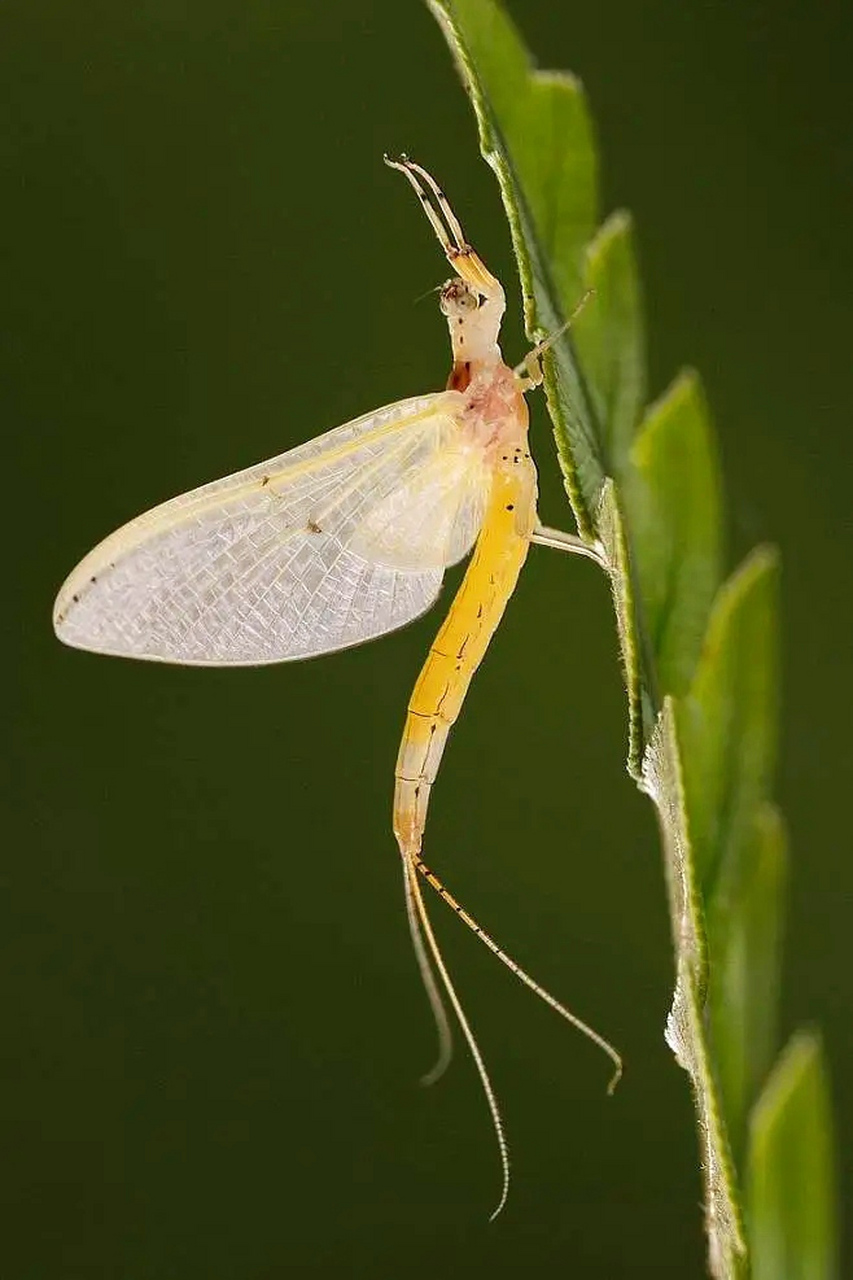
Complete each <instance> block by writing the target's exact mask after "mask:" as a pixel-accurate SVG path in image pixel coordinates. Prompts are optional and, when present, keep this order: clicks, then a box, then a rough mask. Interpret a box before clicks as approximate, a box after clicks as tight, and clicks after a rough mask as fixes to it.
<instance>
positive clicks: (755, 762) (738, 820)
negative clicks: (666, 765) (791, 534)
mask: <svg viewBox="0 0 853 1280" xmlns="http://www.w3.org/2000/svg"><path fill="white" fill-rule="evenodd" d="M778 576H779V571H778V560H777V556H776V553H775V551H774V550H773V549H772V548H769V547H759V548H758V549H757V550H756V551H754V552H753V553H752V554H751V555H750V556H749V557H748V558H747V559H746V561H745V562H744V563H743V564H742V565H741V567H740V568H739V569H738V570H737V572H736V573H734V574H733V575H732V576H731V578H729V580H728V581H727V582H726V583H725V585H724V586H723V587H722V588H721V590H720V592H719V594H718V595H717V598H716V601H715V602H714V608H713V611H712V614H711V620H710V623H709V626H708V631H707V634H706V637H705V643H704V646H703V649H702V654H701V657H700V659H699V665H698V667H697V670H696V676H695V679H694V681H693V684H692V686H691V689H690V692H689V694H688V695H687V697H686V698H683V699H680V701H679V709H678V716H677V721H678V738H679V743H680V745H681V751H682V757H683V759H684V761H685V770H684V779H685V791H686V796H687V807H688V810H689V813H690V835H691V841H692V844H693V852H694V857H695V859H696V870H697V876H698V883H699V886H700V888H701V890H702V892H703V894H704V896H705V898H706V900H707V899H710V898H711V897H712V896H714V895H716V893H717V892H720V893H722V892H723V891H724V890H726V889H727V888H728V885H726V884H725V883H723V884H720V878H721V877H722V876H723V875H724V873H725V874H726V875H728V876H731V877H732V878H733V879H736V878H737V877H736V873H737V865H736V863H737V854H738V851H739V849H740V845H741V844H742V842H743V839H744V833H745V831H747V830H748V828H749V825H750V824H751V822H752V819H753V814H754V812H755V810H756V807H757V806H758V804H759V803H760V802H761V801H762V800H763V799H764V797H765V795H766V794H767V792H768V789H769V781H770V776H771V773H772V768H773V761H774V757H775V743H776V701H777V693H776V686H777V677H778V654H777V639H776V612H777V594H778Z"/></svg>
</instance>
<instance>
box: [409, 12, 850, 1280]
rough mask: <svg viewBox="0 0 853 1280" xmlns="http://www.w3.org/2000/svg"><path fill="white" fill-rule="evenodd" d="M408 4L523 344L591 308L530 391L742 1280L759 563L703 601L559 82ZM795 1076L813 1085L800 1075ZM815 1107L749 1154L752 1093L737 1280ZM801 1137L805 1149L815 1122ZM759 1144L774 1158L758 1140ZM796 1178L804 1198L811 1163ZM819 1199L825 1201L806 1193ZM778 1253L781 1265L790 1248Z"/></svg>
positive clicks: (776, 893) (767, 1236) (621, 273)
mask: <svg viewBox="0 0 853 1280" xmlns="http://www.w3.org/2000/svg"><path fill="white" fill-rule="evenodd" d="M427 3H428V4H429V6H430V8H431V9H432V11H433V13H434V14H435V16H436V17H437V19H438V21H439V23H440V25H441V27H442V29H443V31H444V34H445V36H446V38H447V40H448V43H449V46H450V48H451V51H452V53H453V55H454V57H455V59H456V62H457V65H458V67H459V70H460V73H461V76H462V80H463V83H464V85H465V87H466V89H467V90H468V93H469V95H470V97H471V101H472V104H473V107H474V111H475V114H476V118H477V121H478V125H479V131H480V144H481V150H482V152H483V155H484V157H485V158H486V159H487V161H488V162H489V164H490V165H491V166H492V168H493V169H494V170H495V173H496V175H497V178H498V182H499V186H500V190H501V195H502V198H503V203H504V208H505V211H506V214H507V218H508V221H509V225H510V231H511V235H512V240H513V247H514V251H515V256H516V260H517V263H518V271H519V279H520V284H521V294H522V300H523V305H524V316H525V324H526V327H527V333H528V336H529V337H530V339H531V341H537V340H539V339H540V338H542V337H543V336H544V335H545V334H547V333H554V332H555V331H556V330H557V329H558V328H559V326H560V325H561V324H562V322H563V321H564V320H565V319H566V317H567V316H570V315H571V314H572V312H573V310H574V308H575V307H576V305H577V302H578V300H579V298H580V297H582V296H583V294H584V293H585V291H587V290H588V289H590V288H592V289H594V295H593V296H592V297H591V299H590V300H589V301H588V302H587V304H586V306H585V307H584V308H583V310H582V311H581V312H580V313H579V314H578V315H577V316H576V317H575V320H574V323H573V326H572V328H571V331H570V332H569V333H568V334H565V335H564V336H563V337H562V338H560V339H559V340H558V341H557V342H556V343H555V344H554V346H553V348H552V350H551V351H550V352H549V353H548V354H547V355H546V357H545V360H544V366H545V390H546V396H547V400H548V409H549V413H550V415H551V420H552V423H553V428H554V437H555V441H556V446H557V453H558V457H559V460H560V465H561V467H562V470H563V475H564V479H565V484H566V489H567V492H568V494H569V497H570V500H571V503H572V506H573V509H574V512H575V517H576V520H577V524H578V528H579V531H580V533H581V535H582V536H583V537H585V538H588V539H593V538H597V539H598V540H599V541H600V542H601V544H602V545H603V546H604V548H605V551H606V555H607V559H608V564H609V568H610V577H611V584H612V590H613V601H614V608H615V613H616V622H617V629H618V633H619V640H620V647H621V653H622V660H623V668H624V674H625V683H626V688H627V692H628V723H629V729H628V740H629V741H628V768H629V772H630V773H631V774H632V776H633V777H634V778H635V779H636V780H637V781H638V783H639V784H640V786H641V787H642V788H643V789H644V790H645V791H647V792H648V794H649V795H650V796H651V797H652V799H653V800H654V802H655V805H656V807H657V810H658V815H659V819H660V825H661V834H662V844H663V851H664V867H665V871H666V879H667V888H668V896H669V905H670V916H671V926H672V937H673V945H674V951H675V971H676V985H675V995H674V999H673V1006H672V1012H671V1014H670V1018H669V1021H668V1025H667V1039H668V1041H669V1043H670V1045H671V1046H672V1048H673V1050H674V1052H675V1054H676V1057H677V1059H678V1061H679V1062H680V1063H681V1065H682V1066H683V1067H684V1068H685V1069H686V1070H687V1071H688V1073H689V1075H690V1078H691V1082H692V1086H693V1092H694V1099H695V1106H696V1115H697V1123H698V1132H699V1142H700V1149H701V1150H700V1159H701V1165H702V1169H703V1171H704V1176H705V1218H706V1230H707V1235H708V1257H709V1266H710V1270H711V1273H712V1275H713V1276H715V1277H721V1278H722V1277H725V1278H726V1280H728V1278H730V1277H740V1276H744V1275H746V1273H747V1270H748V1267H749V1263H748V1261H747V1258H746V1233H745V1231H744V1226H743V1222H744V1213H743V1204H742V1197H741V1190H740V1187H741V1185H742V1184H743V1183H744V1180H745V1176H746V1164H747V1156H746V1151H747V1133H748V1128H749V1119H750V1112H751V1109H752V1107H753V1105H754V1103H755V1101H756V1098H758V1096H759V1095H760V1094H761V1089H762V1085H763V1083H764V1081H765V1077H766V1073H767V1072H768V1070H769V1068H770V1063H771V1061H772V1057H773V1054H774V1052H775V1037H776V1008H777V991H778V982H779V963H780V940H781V932H782V896H783V890H784V883H785V866H786V854H785V841H784V830H783V827H782V823H781V819H780V817H779V815H778V813H777V812H776V810H775V809H774V808H773V807H772V805H771V803H770V801H769V794H770V785H771V777H772V771H773V764H774V757H775V740H776V701H777V693H776V689H777V683H778V656H777V640H776V626H777V618H776V615H777V595H778V565H777V562H776V557H775V553H774V552H773V551H772V550H770V549H767V548H762V549H759V550H758V551H756V552H754V553H753V555H751V556H750V557H749V558H748V559H747V561H746V562H745V563H744V564H743V565H742V566H741V568H740V569H739V570H738V571H737V572H736V573H734V574H733V575H732V577H731V578H730V579H729V580H728V581H727V582H724V583H723V585H722V586H721V585H720V580H721V575H722V533H721V530H722V527H723V510H722V486H721V482H720V475H719V465H718V460H717V451H716V445H715V442H714V436H713V430H712V426H711V421H710V416H709V413H708V410H707V406H706V404H705V400H704V396H703V394H702V390H701V387H700V384H699V381H698V378H697V377H696V375H695V374H692V373H687V374H683V375H681V376H680V377H679V378H677V379H676V381H675V382H674V383H673V384H672V386H671V387H670V389H669V391H668V392H667V393H666V394H665V395H664V396H663V397H661V399H660V400H659V401H657V403H656V404H654V405H653V406H652V407H651V408H649V409H648V410H647V411H646V412H645V414H644V413H643V402H644V397H645V393H646V372H645V350H644V335H643V319H642V305H641V291H640V285H639V280H638V274H637V267H636V259H635V253H634V248H633V241H632V233H631V223H630V219H629V218H628V216H627V215H626V214H624V213H617V214H615V215H613V216H611V218H610V219H609V220H608V221H607V222H606V223H605V224H604V226H603V227H601V228H600V229H598V230H597V231H596V222H597V217H598V195H597V170H598V162H597V157H596V152H595V146H594V138H593V129H592V124H591V121H590V115H589V111H588V108H587V104H586V99H585V96H584V93H583V90H582V88H581V86H580V84H579V83H578V81H577V80H576V79H574V78H573V77H571V76H568V75H563V74H556V73H553V72H542V71H538V70H536V69H535V68H534V67H533V64H532V62H531V60H530V58H529V56H528V54H527V51H526V49H525V48H524V45H523V44H522V42H521V40H520V38H519V36H518V34H517V32H516V31H515V29H514V27H513V26H512V24H511V22H510V21H509V19H508V18H507V16H506V14H505V13H504V12H503V10H502V9H501V7H500V5H499V4H498V3H497V2H496V0H427ZM785 1062H787V1059H786V1060H785ZM783 1065H784V1064H783ZM779 1070H781V1068H780V1069H779ZM787 1070H788V1071H789V1073H790V1068H787ZM813 1075H814V1068H812V1069H811V1075H807V1078H808V1079H811V1076H813ZM798 1078H799V1077H798ZM774 1079H775V1076H774ZM784 1079H787V1076H785V1075H784V1072H783V1080H784ZM795 1083H796V1082H795ZM815 1089H816V1086H814V1084H812V1086H811V1087H810V1090H809V1089H807V1088H806V1085H805V1084H804V1085H803V1086H801V1087H800V1086H797V1087H796V1088H794V1089H793V1095H794V1098H793V1101H792V1102H791V1103H786V1104H785V1106H786V1108H787V1109H786V1110H785V1111H784V1116H788V1117H789V1119H787V1120H784V1122H783V1120H779V1121H778V1122H777V1123H776V1128H775V1129H773V1133H772V1134H771V1135H770V1136H768V1137H766V1138H765V1139H764V1140H762V1141H760V1142H759V1141H757V1139H756V1134H758V1133H759V1128H757V1127H756V1126H758V1125H759V1121H760V1120H761V1117H762V1115H764V1114H769V1113H765V1112H763V1111H762V1108H764V1107H765V1105H767V1104H766V1098H767V1093H766V1091H765V1093H764V1095H763V1096H762V1103H761V1105H760V1107H759V1111H758V1113H757V1118H756V1116H753V1119H752V1134H753V1141H752V1145H751V1147H750V1156H749V1177H750V1186H751V1188H752V1192H751V1196H752V1198H751V1200H750V1206H751V1212H752V1222H753V1227H754V1229H753V1230H752V1231H751V1233H750V1240H751V1249H752V1257H751V1265H752V1267H753V1269H754V1273H755V1275H757V1276H759V1278H760V1280H765V1278H766V1280H769V1278H770V1277H771V1276H775V1274H776V1273H775V1272H774V1271H773V1265H775V1263H774V1261H773V1260H775V1259H776V1258H777V1257H778V1256H779V1250H778V1248H777V1246H778V1240H779V1238H781V1237H780V1236H779V1232H780V1230H781V1228H779V1227H778V1223H777V1224H776V1225H775V1226H773V1227H772V1229H771V1228H770V1227H768V1228H767V1229H766V1230H763V1229H762V1230H759V1229H757V1225H758V1224H760V1223H764V1224H766V1223H767V1222H769V1221H770V1218H771V1217H772V1214H773V1213H776V1214H777V1215H778V1216H779V1218H780V1220H781V1219H782V1218H784V1211H785V1204H786V1198H787V1200H790V1212H791V1214H792V1218H791V1221H792V1223H793V1224H794V1227H792V1232H793V1234H794V1235H798V1236H800V1237H804V1233H805V1228H803V1229H802V1230H800V1226H798V1225H797V1224H798V1223H799V1218H798V1216H797V1215H798V1214H799V1213H800V1206H799V1205H798V1203H797V1200H798V1196H799V1194H800V1192H799V1191H798V1187H799V1186H800V1179H801V1177H803V1176H805V1175H806V1171H807V1170H809V1169H811V1168H812V1167H814V1168H815V1169H817V1166H818V1165H819V1164H820V1160H819V1159H818V1154H816V1151H812V1152H811V1158H812V1164H811V1165H809V1163H808V1161H807V1160H806V1161H804V1162H803V1167H802V1173H801V1172H800V1171H799V1170H798V1168H797V1166H796V1165H794V1166H793V1167H792V1168H791V1169H790V1170H788V1171H786V1172H783V1171H780V1170H779V1169H775V1168H773V1167H772V1162H773V1161H777V1160H785V1159H787V1158H788V1157H789V1155H790V1153H791V1152H794V1151H795V1150H796V1142H797V1141H799V1142H801V1143H802V1142H804V1141H805V1138H804V1136H803V1132H801V1128H802V1126H800V1128H799V1129H798V1128H797V1126H798V1124H800V1117H801V1116H802V1115H803V1114H805V1110H804V1108H805V1107H806V1103H808V1106H809V1107H811V1113H812V1114H813V1115H817V1114H818V1111H819V1107H818V1103H817V1101H816V1100H815V1099H816V1096H817V1095H816V1093H815ZM803 1091H805V1093H806V1095H807V1096H806V1101H805V1102H800V1101H799V1098H800V1094H801V1092H803ZM777 1092H778V1091H777ZM791 1108H793V1109H791ZM777 1111H778V1114H779V1115H780V1116H782V1115H783V1112H782V1111H779V1110H778V1108H777ZM774 1114H776V1113H774ZM821 1123H822V1124H823V1129H822V1130H821V1132H828V1123H829V1122H828V1108H825V1111H824V1114H823V1118H822V1120H821ZM780 1125H781V1126H782V1127H781V1129H780V1128H779V1126H780ZM766 1128H767V1125H765V1129H766ZM782 1130H784V1133H785V1134H788V1133H789V1131H790V1132H791V1133H794V1137H791V1138H790V1140H789V1139H788V1138H785V1140H784V1141H783V1140H781V1139H779V1140H777V1139H776V1138H775V1137H774V1136H773V1134H776V1133H777V1132H782ZM761 1132H764V1130H761ZM795 1139H796V1141H795ZM827 1141H828V1139H827ZM786 1144H787V1145H786ZM768 1161H769V1162H771V1163H770V1164H768V1163H767V1162H768ZM820 1168H821V1169H822V1170H823V1172H822V1173H821V1175H820V1176H821V1177H823V1178H824V1183H822V1184H821V1187H822V1188H823V1187H824V1185H825V1186H827V1187H828V1185H829V1180H830V1173H829V1172H828V1168H829V1166H828V1163H827V1162H826V1161H824V1163H823V1165H821V1166H820ZM815 1176H817V1174H816V1175H815ZM762 1188H763V1189H764V1190H761V1189H762ZM756 1189H758V1190H756ZM816 1194H817V1193H816ZM820 1194H821V1196H822V1197H823V1199H822V1200H821V1203H829V1200H828V1195H829V1193H828V1192H827V1194H826V1195H825V1196H824V1194H823V1190H821V1192H820ZM756 1196H758V1200H756ZM806 1199H808V1197H806ZM759 1201H760V1202H761V1205H762V1206H764V1207H763V1208H762V1215H763V1216H762V1215H759V1214H758V1213H757V1211H755V1205H756V1204H757V1203H758V1202H759ZM809 1223H810V1224H811V1227H810V1229H811V1228H813V1229H814V1233H815V1235H814V1239H813V1240H812V1238H811V1237H809V1240H810V1243H809V1246H808V1247H809V1249H811V1251H812V1254H813V1255H814V1256H818V1255H819V1254H820V1250H821V1249H823V1251H824V1253H823V1255H822V1256H826V1257H829V1256H830V1252H831V1249H830V1244H829V1241H830V1240H831V1222H830V1220H829V1217H828V1212H824V1214H823V1217H821V1214H820V1213H819V1212H818V1211H817V1209H815V1210H814V1212H813V1213H812V1214H811V1217H810V1218H809ZM795 1228H796V1229H795ZM822 1231H824V1232H825V1233H826V1235H825V1236H824V1237H820V1233H821V1232H822ZM774 1233H775V1234H774ZM818 1237H820V1238H818ZM786 1239H787V1237H786ZM792 1240H793V1235H792ZM784 1247H785V1249H786V1250H788V1252H789V1253H790V1256H791V1257H793V1256H794V1252H795V1250H796V1248H799V1249H800V1252H801V1253H802V1248H803V1247H804V1246H803V1241H802V1240H798V1242H794V1243H792V1244H791V1246H790V1249H788V1245H787V1244H785V1246H784ZM764 1250H769V1252H768V1253H767V1254H766V1255H765V1252H764ZM786 1256H787V1254H786ZM768 1259H770V1261H768ZM778 1274H779V1275H780V1277H781V1276H782V1275H783V1274H784V1275H785V1276H787V1274H788V1272H785V1273H782V1272H780V1273H778ZM790 1274H791V1275H796V1276H797V1277H799V1276H800V1275H801V1274H802V1275H803V1276H805V1275H806V1274H808V1275H809V1276H811V1275H812V1274H814V1275H815V1276H816V1277H817V1275H818V1274H820V1276H821V1277H823V1275H824V1274H825V1273H824V1272H820V1273H818V1272H814V1273H812V1272H801V1271H796V1270H793V1271H791V1272H790Z"/></svg>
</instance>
